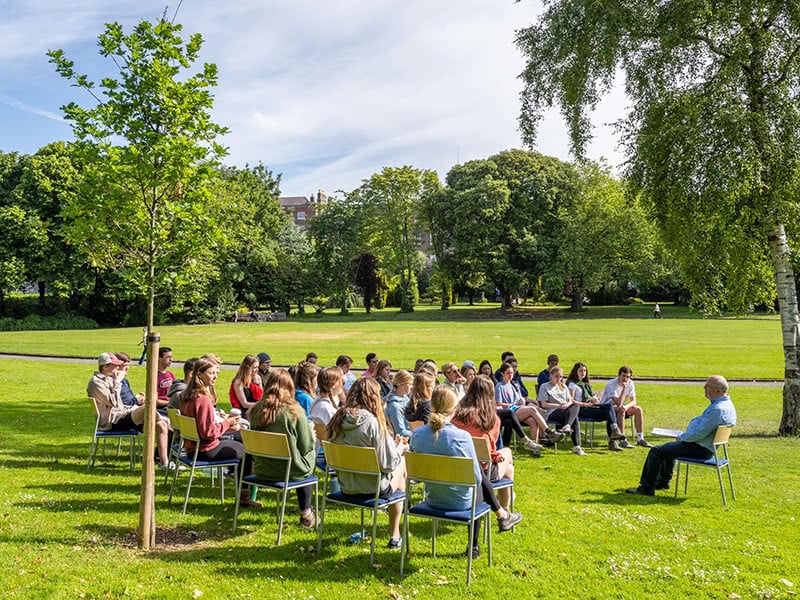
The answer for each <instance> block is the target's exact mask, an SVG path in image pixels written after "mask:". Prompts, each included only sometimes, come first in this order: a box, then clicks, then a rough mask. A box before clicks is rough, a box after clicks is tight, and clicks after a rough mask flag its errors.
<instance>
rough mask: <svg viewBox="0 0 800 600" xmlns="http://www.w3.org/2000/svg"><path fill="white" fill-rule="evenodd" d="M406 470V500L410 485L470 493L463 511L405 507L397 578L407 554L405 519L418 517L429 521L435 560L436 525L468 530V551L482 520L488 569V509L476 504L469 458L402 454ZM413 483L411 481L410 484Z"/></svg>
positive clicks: (423, 505) (425, 503) (469, 569)
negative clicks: (446, 487)
mask: <svg viewBox="0 0 800 600" xmlns="http://www.w3.org/2000/svg"><path fill="white" fill-rule="evenodd" d="M406 470H407V472H408V486H409V496H410V493H411V492H410V487H411V486H412V485H414V482H421V483H438V484H443V485H458V486H464V487H467V488H469V489H470V491H471V493H472V502H471V506H470V508H469V509H467V510H444V509H440V508H436V507H433V506H431V505H430V504H429V503H428V501H427V500H424V501H422V502H420V503H419V504H415V505H414V506H409V504H410V503H409V502H407V503H406V504H405V511H404V518H403V550H402V553H401V556H400V576H402V575H403V571H404V568H405V559H406V555H407V554H408V553H409V544H408V541H409V540H408V538H409V535H408V517H409V515H414V516H415V517H422V518H425V519H431V520H432V521H433V537H432V540H431V543H432V553H433V556H436V534H437V529H438V523H439V521H447V522H450V523H458V524H461V525H467V526H468V528H469V538H468V539H469V540H470V542H469V545H468V549H470V550H471V548H472V540H473V539H474V538H473V534H474V531H475V527H476V526H477V521H478V519H485V520H486V523H485V524H484V526H485V528H486V531H487V532H488V535H487V545H488V553H487V554H488V557H489V566H490V567H491V566H492V528H491V523H490V519H489V515H490V514H491V508H490V507H489V505H488V504H486V503H485V502H482V503H480V504H478V482H477V481H476V480H475V471H474V470H473V464H472V459H471V458H465V457H461V456H441V455H438V454H421V453H417V452H407V453H406ZM412 480H413V481H412ZM467 561H468V562H467V585H470V583H471V582H472V552H467Z"/></svg>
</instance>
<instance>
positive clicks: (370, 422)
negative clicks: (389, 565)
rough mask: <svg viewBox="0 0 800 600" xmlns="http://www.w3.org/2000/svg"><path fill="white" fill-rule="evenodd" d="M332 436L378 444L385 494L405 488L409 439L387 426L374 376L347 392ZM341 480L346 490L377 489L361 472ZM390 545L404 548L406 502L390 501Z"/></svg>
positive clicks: (330, 425)
mask: <svg viewBox="0 0 800 600" xmlns="http://www.w3.org/2000/svg"><path fill="white" fill-rule="evenodd" d="M328 439H329V440H331V441H332V442H334V443H337V444H347V445H349V446H361V447H365V448H375V452H376V454H377V457H378V464H379V465H380V469H381V473H382V476H381V491H380V496H381V498H389V497H391V495H392V494H394V493H395V492H397V491H402V490H404V489H405V475H406V467H405V462H404V461H403V453H404V452H405V451H406V449H407V448H408V445H407V442H405V441H403V440H400V441H395V440H394V439H393V438H392V435H391V433H390V432H389V429H388V428H387V427H386V419H385V417H384V415H383V403H382V401H381V386H380V385H378V382H377V381H375V379H374V378H373V377H361V378H360V379H358V380H356V382H355V383H354V384H353V387H351V388H350V391H349V392H348V393H347V400H346V401H345V403H344V406H342V407H340V408H339V410H338V411H336V414H335V415H334V416H333V418H332V419H331V421H330V423H328ZM339 483H340V485H341V488H342V491H343V492H344V493H345V494H367V495H370V496H372V495H373V494H374V493H375V480H374V478H373V477H372V476H371V475H359V474H356V473H348V472H345V471H342V472H341V473H339ZM388 510H389V543H388V545H387V547H388V548H390V549H392V550H399V549H400V544H401V540H400V517H401V516H402V514H403V503H402V502H396V503H394V504H390V505H389V508H388Z"/></svg>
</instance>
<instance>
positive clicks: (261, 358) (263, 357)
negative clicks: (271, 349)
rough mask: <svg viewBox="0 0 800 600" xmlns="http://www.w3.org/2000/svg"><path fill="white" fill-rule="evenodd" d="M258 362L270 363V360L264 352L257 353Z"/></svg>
mask: <svg viewBox="0 0 800 600" xmlns="http://www.w3.org/2000/svg"><path fill="white" fill-rule="evenodd" d="M258 360H259V361H260V362H272V359H271V358H270V357H269V354H267V353H266V352H259V353H258Z"/></svg>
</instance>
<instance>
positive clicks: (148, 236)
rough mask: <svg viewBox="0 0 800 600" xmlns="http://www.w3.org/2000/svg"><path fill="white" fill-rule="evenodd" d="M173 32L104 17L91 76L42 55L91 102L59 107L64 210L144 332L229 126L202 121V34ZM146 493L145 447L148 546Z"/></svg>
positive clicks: (207, 76) (179, 272) (146, 526)
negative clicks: (104, 70)
mask: <svg viewBox="0 0 800 600" xmlns="http://www.w3.org/2000/svg"><path fill="white" fill-rule="evenodd" d="M181 31H182V27H181V25H179V24H174V23H171V22H169V21H166V20H164V19H162V20H160V21H158V22H157V23H155V24H152V23H150V22H147V21H141V22H140V23H139V24H138V25H137V26H136V27H135V28H134V29H133V30H132V31H131V32H129V33H125V32H124V31H123V28H122V26H121V25H120V24H119V23H109V24H107V25H106V28H105V31H104V32H103V33H102V34H101V35H100V36H99V37H98V46H99V53H100V56H101V57H102V58H105V59H108V60H109V61H110V71H111V73H110V74H109V75H108V76H105V77H103V78H102V79H101V80H100V83H99V84H95V83H94V82H93V81H91V80H90V79H89V78H88V77H87V76H86V75H83V74H81V73H79V72H78V71H76V70H75V65H74V63H73V62H72V61H71V60H68V59H67V57H66V56H65V54H64V52H63V50H51V51H49V52H48V56H49V57H50V62H52V63H53V64H54V65H55V68H56V71H57V72H58V73H59V74H60V75H61V76H62V77H64V78H65V79H67V80H69V81H70V82H71V83H72V85H73V86H76V87H78V88H81V89H83V90H85V91H86V92H88V93H89V95H90V96H91V98H92V100H93V102H92V103H91V106H89V107H81V106H79V105H78V104H76V103H75V102H71V103H70V104H67V105H66V106H64V107H63V111H64V113H65V116H66V118H67V119H68V120H69V121H71V123H72V129H73V133H74V134H75V137H76V138H77V141H76V143H75V153H76V156H77V158H78V160H79V161H80V163H81V164H82V165H83V168H84V179H83V185H82V187H81V190H80V191H79V193H77V194H76V196H75V201H74V202H72V203H70V205H69V207H68V216H70V217H71V218H72V223H73V224H74V227H73V231H72V234H71V237H72V240H73V241H74V242H75V243H79V244H81V245H82V246H83V247H84V248H85V249H86V251H87V253H88V254H89V256H90V257H91V258H92V259H93V260H94V261H95V262H96V263H97V264H98V265H101V266H103V267H105V268H110V269H117V270H123V271H124V272H125V273H126V274H127V278H128V281H129V284H130V285H131V286H132V287H134V288H136V289H137V290H138V291H139V292H140V293H142V294H143V295H144V296H146V297H147V298H148V311H147V328H148V333H149V334H152V333H153V311H154V300H155V296H156V294H157V293H159V292H163V291H164V290H165V289H166V288H168V287H170V286H174V285H177V284H179V283H180V281H181V279H185V278H186V277H187V276H188V275H189V274H191V272H192V270H193V269H195V268H196V267H197V265H198V263H197V261H196V260H195V257H196V256H197V255H199V254H201V253H203V252H208V250H209V246H210V241H209V238H210V237H211V236H212V235H213V234H214V232H215V231H216V227H215V220H214V215H213V214H212V213H210V212H209V211H207V210H206V204H207V203H206V199H207V197H208V185H207V183H208V181H209V179H210V178H211V177H212V176H213V174H214V167H215V166H216V164H217V161H218V159H219V158H220V157H222V156H224V155H225V153H226V150H225V148H223V147H222V146H221V145H220V144H219V142H218V141H217V138H218V137H219V136H220V135H222V134H224V133H225V132H226V129H225V128H224V127H221V126H219V125H217V124H216V123H214V122H213V120H212V119H211V109H212V107H213V103H214V100H213V96H212V94H211V89H212V88H213V87H214V86H215V85H216V84H217V68H216V66H215V65H213V64H209V63H205V64H204V65H203V66H202V67H201V68H199V69H198V70H196V71H194V72H193V69H194V67H193V65H194V63H195V62H196V61H197V59H198V57H199V53H200V48H201V46H202V43H203V40H202V36H201V35H200V34H193V35H191V36H189V38H188V39H187V40H184V39H183V38H182V37H181ZM153 362H154V361H148V364H147V368H148V382H149V383H148V386H147V399H146V407H147V417H146V419H145V440H146V442H145V443H146V445H145V448H148V449H149V448H151V447H152V446H153V430H154V427H155V398H154V397H153V392H154V385H153V382H154V381H155V367H154V366H153V364H152V363H153ZM152 498H153V458H152V452H149V451H148V452H145V460H144V461H143V466H142V500H141V502H142V504H141V507H142V508H141V516H142V518H140V530H139V536H140V537H139V540H140V544H141V545H142V546H143V547H145V548H147V547H149V545H150V543H151V537H152V536H151V533H152V532H153V531H154V528H155V521H154V519H153V518H152V516H151V514H150V506H151V505H152V502H153V501H152ZM153 541H154V540H153Z"/></svg>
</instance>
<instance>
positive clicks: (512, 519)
mask: <svg viewBox="0 0 800 600" xmlns="http://www.w3.org/2000/svg"><path fill="white" fill-rule="evenodd" d="M520 521H522V513H518V512H510V513H508V516H507V517H506V518H505V519H497V527H498V529H499V530H500V533H505V532H506V531H511V530H512V529H513V528H514V527H516V526H517V525H519V523H520ZM473 558H474V557H473Z"/></svg>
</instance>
